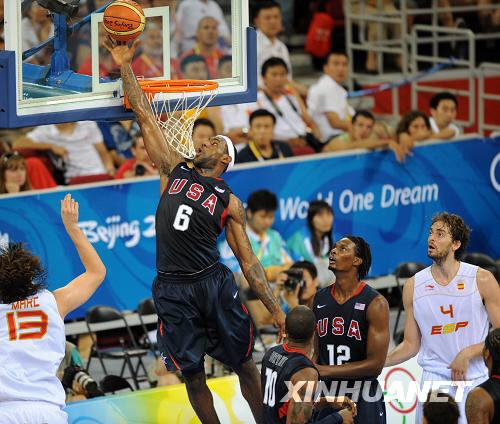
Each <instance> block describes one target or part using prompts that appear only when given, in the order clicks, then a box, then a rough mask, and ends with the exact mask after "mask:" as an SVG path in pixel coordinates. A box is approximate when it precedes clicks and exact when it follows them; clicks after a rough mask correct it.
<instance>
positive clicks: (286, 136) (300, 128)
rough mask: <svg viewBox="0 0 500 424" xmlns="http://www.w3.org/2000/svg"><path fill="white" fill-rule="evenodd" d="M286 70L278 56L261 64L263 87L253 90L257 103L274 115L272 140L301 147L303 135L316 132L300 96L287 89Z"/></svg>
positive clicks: (303, 141)
mask: <svg viewBox="0 0 500 424" xmlns="http://www.w3.org/2000/svg"><path fill="white" fill-rule="evenodd" d="M287 72H288V66H287V64H286V63H285V61H284V60H283V59H281V58H279V57H271V58H270V59H268V60H266V61H265V62H264V63H263V65H262V70H261V75H262V79H263V81H264V87H263V89H262V90H260V91H259V92H258V93H257V106H258V108H260V109H266V110H268V111H269V112H271V113H272V114H273V115H274V116H275V117H276V126H275V127H274V139H275V140H278V141H286V142H288V143H289V144H290V146H291V147H305V146H307V142H306V137H305V136H306V134H307V133H308V132H312V133H313V134H314V135H315V136H316V137H318V136H319V131H318V128H317V127H316V125H315V123H314V121H313V119H312V118H311V117H310V116H309V114H308V113H307V109H306V107H305V105H304V102H303V101H302V99H301V98H300V96H298V95H297V94H296V93H295V92H293V91H291V90H289V89H288V88H287V82H288V78H287Z"/></svg>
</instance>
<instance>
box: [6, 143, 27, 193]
mask: <svg viewBox="0 0 500 424" xmlns="http://www.w3.org/2000/svg"><path fill="white" fill-rule="evenodd" d="M27 190H31V184H30V181H29V178H28V175H27V169H26V161H25V160H24V158H23V157H22V156H21V155H20V154H19V153H17V152H9V153H5V154H3V155H2V156H1V157H0V194H5V193H19V192H20V191H27Z"/></svg>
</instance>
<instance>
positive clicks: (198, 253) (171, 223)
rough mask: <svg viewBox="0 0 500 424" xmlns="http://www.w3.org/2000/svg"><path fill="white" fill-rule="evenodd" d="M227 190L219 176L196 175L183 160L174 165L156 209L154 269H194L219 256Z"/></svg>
mask: <svg viewBox="0 0 500 424" xmlns="http://www.w3.org/2000/svg"><path fill="white" fill-rule="evenodd" d="M230 194H231V189H230V188H229V186H228V185H227V184H226V182H225V181H224V180H223V179H222V178H212V177H205V176H203V175H200V174H199V173H198V172H197V171H196V170H195V169H194V168H190V167H188V165H187V164H186V163H185V162H182V163H180V164H178V165H177V166H176V167H175V168H174V170H173V171H172V173H171V175H170V178H169V181H168V184H167V187H166V189H165V191H164V192H163V194H162V196H161V199H160V203H159V204H158V208H157V210H156V268H157V270H158V271H160V272H164V273H176V274H188V273H196V272H199V271H202V270H203V269H205V268H207V267H209V266H211V265H213V264H214V263H215V262H217V261H218V260H219V252H218V250H217V237H218V236H219V234H220V233H221V231H222V230H223V228H224V226H225V222H226V218H227V214H228V206H229V197H230Z"/></svg>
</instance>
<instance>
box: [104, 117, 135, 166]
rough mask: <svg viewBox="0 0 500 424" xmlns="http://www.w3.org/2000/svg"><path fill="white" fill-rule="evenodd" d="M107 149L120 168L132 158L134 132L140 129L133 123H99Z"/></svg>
mask: <svg viewBox="0 0 500 424" xmlns="http://www.w3.org/2000/svg"><path fill="white" fill-rule="evenodd" d="M96 124H97V126H98V127H99V131H101V134H102V138H103V142H104V145H105V146H106V149H107V150H108V152H109V154H110V155H111V157H112V158H113V163H114V165H115V166H116V167H117V168H118V167H120V166H121V165H122V164H123V163H125V162H126V161H127V159H131V158H132V143H133V137H132V134H131V133H132V132H136V131H138V129H139V126H138V125H137V124H134V123H133V122H132V121H121V122H120V121H97V122H96Z"/></svg>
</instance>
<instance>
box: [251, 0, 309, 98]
mask: <svg viewBox="0 0 500 424" xmlns="http://www.w3.org/2000/svg"><path fill="white" fill-rule="evenodd" d="M254 26H255V28H256V29H257V76H258V78H259V86H260V87H262V86H263V84H264V82H263V80H262V65H263V64H264V62H265V61H266V60H268V59H270V58H271V57H279V58H281V59H283V61H284V62H285V63H286V66H287V76H288V81H287V83H288V84H290V86H291V87H292V88H293V89H294V90H295V91H297V93H299V94H300V95H301V96H306V95H307V87H306V86H304V85H302V84H299V83H297V82H296V81H294V80H293V79H292V62H291V61H290V54H289V52H288V48H287V47H286V45H285V43H283V42H282V41H281V40H280V39H279V38H278V35H279V34H280V32H281V31H282V30H283V25H282V19H281V6H280V4H279V3H277V2H276V1H274V0H264V1H260V2H258V3H256V4H255V5H254Z"/></svg>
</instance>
